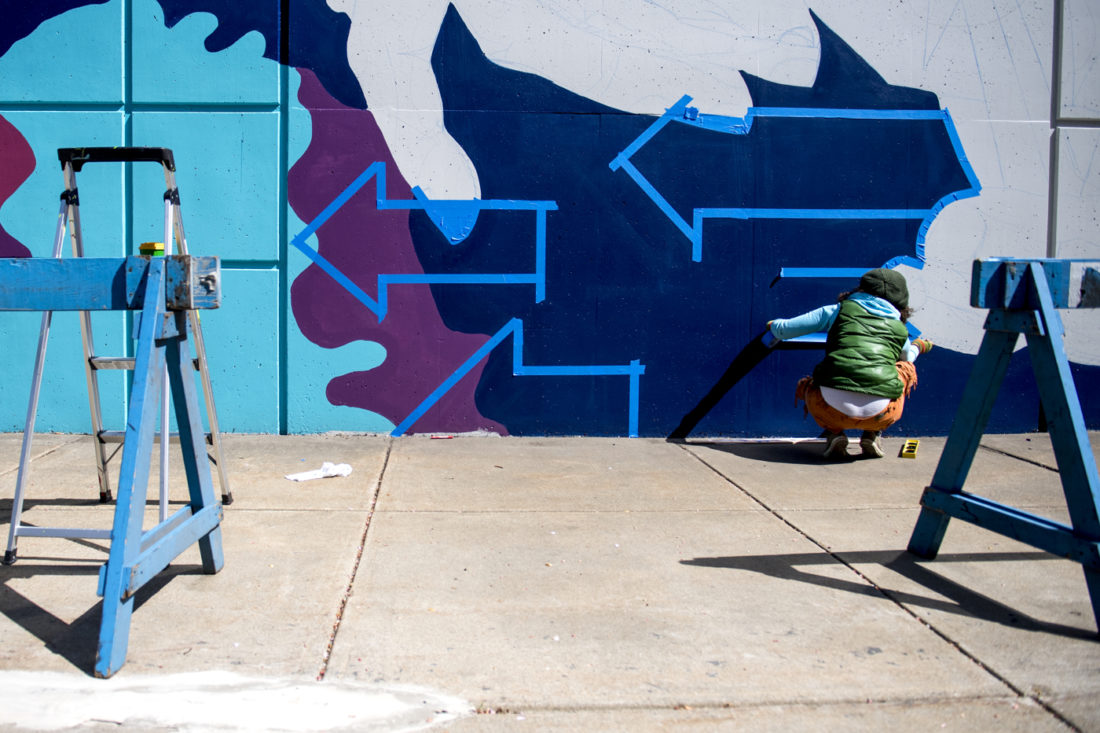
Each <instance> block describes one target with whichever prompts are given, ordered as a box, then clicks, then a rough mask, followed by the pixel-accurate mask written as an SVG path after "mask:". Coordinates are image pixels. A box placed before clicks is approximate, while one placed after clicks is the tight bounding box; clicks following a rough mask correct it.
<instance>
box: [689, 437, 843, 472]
mask: <svg viewBox="0 0 1100 733" xmlns="http://www.w3.org/2000/svg"><path fill="white" fill-rule="evenodd" d="M857 438H858V435H857ZM854 442H855V443H857V444H858V443H859V441H858V440H856V441H854ZM683 445H685V446H688V447H697V448H708V449H710V450H714V451H718V452H720V453H729V454H731V455H735V456H737V457H738V458H747V459H749V460H751V461H763V462H765V463H789V464H798V465H813V466H823V465H830V462H829V461H825V460H824V459H823V458H822V457H821V453H822V451H823V450H824V449H825V441H823V440H817V439H815V438H806V439H805V440H800V441H799V442H797V443H795V442H790V441H786V440H774V441H768V440H762V441H761V442H743V443H742V442H733V441H730V442H726V441H720V440H687V441H684V442H683ZM851 458H852V459H853V460H855V459H858V456H854V455H853V456H851ZM831 463H832V464H833V465H835V464H836V463H838V462H837V461H833V462H831Z"/></svg>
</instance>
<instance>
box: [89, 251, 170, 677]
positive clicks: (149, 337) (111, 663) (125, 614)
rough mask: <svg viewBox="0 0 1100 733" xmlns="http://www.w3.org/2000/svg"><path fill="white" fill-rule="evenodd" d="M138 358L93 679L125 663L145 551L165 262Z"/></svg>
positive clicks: (149, 289) (152, 267)
mask: <svg viewBox="0 0 1100 733" xmlns="http://www.w3.org/2000/svg"><path fill="white" fill-rule="evenodd" d="M145 290H146V293H147V294H148V295H149V296H151V297H147V298H145V306H144V308H143V309H142V312H141V315H142V318H141V325H140V331H139V333H138V343H137V349H136V351H135V359H134V385H133V388H132V391H131V393H130V410H129V414H128V415H127V418H126V438H125V442H124V443H123V448H122V464H121V466H120V468H119V480H118V497H117V499H116V504H115V518H114V524H113V526H112V529H111V549H110V553H109V554H108V556H107V570H106V571H105V573H104V578H103V617H102V620H101V621H100V627H99V645H98V647H97V651H96V662H95V674H96V676H97V677H110V676H111V675H113V674H114V673H115V672H117V671H118V670H119V668H120V667H121V666H122V664H123V663H124V662H125V661H126V649H127V645H128V643H129V637H130V618H131V616H132V614H133V610H134V599H133V597H132V596H127V595H126V587H127V586H128V584H129V577H128V575H129V572H128V568H129V567H131V566H132V565H133V563H134V561H135V560H136V559H137V557H138V554H139V553H140V551H141V539H142V518H143V512H144V509H145V492H146V487H147V486H148V482H149V460H150V456H151V454H152V450H153V428H154V426H155V425H156V420H157V415H158V413H159V408H160V405H159V403H160V399H159V396H160V385H161V378H162V374H163V372H164V367H163V364H164V360H163V359H164V347H163V346H157V343H156V336H157V329H158V325H159V323H160V322H161V321H163V320H164V319H163V317H162V316H163V314H164V297H163V293H164V262H163V260H154V261H152V262H150V263H149V274H148V279H147V282H146V286H145Z"/></svg>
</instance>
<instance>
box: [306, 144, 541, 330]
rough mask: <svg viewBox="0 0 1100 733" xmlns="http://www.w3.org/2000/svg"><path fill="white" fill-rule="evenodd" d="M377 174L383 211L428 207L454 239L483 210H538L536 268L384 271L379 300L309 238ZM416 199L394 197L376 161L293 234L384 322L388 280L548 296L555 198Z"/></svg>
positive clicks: (378, 202) (377, 196)
mask: <svg viewBox="0 0 1100 733" xmlns="http://www.w3.org/2000/svg"><path fill="white" fill-rule="evenodd" d="M372 178H373V179H374V182H375V188H374V194H375V206H376V207H377V208H378V209H379V210H380V211H395V210H397V211H401V210H406V211H407V210H414V209H417V210H423V211H425V212H426V213H427V214H428V216H429V217H431V218H432V221H433V222H435V224H436V226H437V227H439V228H440V231H441V232H443V234H444V235H445V236H447V237H448V240H449V241H450V242H451V243H452V244H457V243H458V242H460V241H461V240H462V239H464V238H465V237H466V236H467V235H468V234H469V233H470V230H472V228H473V226H474V223H476V220H477V216H478V212H480V211H484V210H493V211H533V212H535V272H534V274H527V273H514V274H493V273H482V274H471V275H450V274H442V273H441V274H424V275H405V274H382V275H379V276H378V300H377V301H375V300H374V299H373V298H371V297H370V296H369V295H367V294H366V293H365V292H364V291H363V289H362V288H360V287H359V286H358V285H356V284H355V283H354V282H352V281H351V279H350V278H348V277H347V276H346V275H344V273H342V272H341V271H340V270H339V268H337V267H336V266H335V265H333V264H332V263H331V262H329V261H328V260H327V259H325V257H324V256H322V255H321V254H320V252H318V251H317V250H316V249H314V248H313V247H311V246H310V245H309V244H307V240H308V239H309V238H310V237H311V236H313V235H314V234H315V233H316V232H317V230H318V229H319V228H320V227H321V226H322V225H324V223H325V222H327V221H328V220H329V219H330V218H332V216H333V215H334V214H335V213H336V212H337V211H339V210H340V208H341V207H342V206H343V205H344V204H346V203H347V202H348V201H349V200H350V199H351V197H352V196H354V195H355V194H356V193H357V192H358V191H359V190H360V189H361V188H363V187H364V186H366V185H367V183H368V182H369V181H370V180H371V179H372ZM413 192H414V194H415V195H416V196H417V198H416V199H389V198H387V196H386V164H385V163H384V162H382V161H376V162H374V163H372V164H371V165H370V166H368V167H367V169H366V170H364V171H363V172H362V173H360V174H359V176H358V177H357V178H356V179H355V180H354V181H352V183H351V184H350V185H349V186H348V187H347V188H345V189H344V190H343V191H342V192H341V193H340V195H339V196H337V197H336V198H335V199H333V201H332V203H330V204H329V205H328V206H326V207H325V209H324V210H323V211H322V212H321V213H320V214H319V215H318V216H317V217H316V218H315V219H314V220H313V221H311V222H310V223H309V224H308V225H306V228H305V229H303V230H302V231H301V232H299V233H298V235H297V236H295V237H294V238H293V239H292V240H291V244H293V245H294V246H295V247H296V248H297V249H298V250H299V251H301V252H302V253H303V254H304V255H306V256H307V257H309V258H310V260H312V261H313V262H314V263H315V264H316V265H317V266H318V267H320V268H321V269H322V270H324V271H325V272H326V273H327V274H328V275H329V276H330V277H332V279H333V280H335V281H336V282H337V283H338V284H339V285H340V286H341V287H343V288H344V289H345V290H347V291H348V292H349V293H351V295H352V296H354V297H355V298H356V299H357V300H358V301H359V302H360V303H362V304H363V305H365V306H366V307H367V308H368V309H369V310H370V311H371V312H372V313H374V314H375V316H377V317H378V320H379V321H380V322H381V321H382V320H383V319H384V318H385V317H386V314H387V313H388V312H389V289H388V288H389V285H390V284H394V285H409V284H428V285H450V284H463V285H534V286H535V302H536V303H541V302H542V301H543V300H544V299H545V298H546V212H548V211H556V210H557V208H558V204H557V202H555V201H538V200H506V199H488V200H482V199H470V200H454V201H450V200H448V201H432V200H430V199H428V198H427V197H426V196H425V195H424V193H423V191H421V190H420V189H419V188H415V189H413Z"/></svg>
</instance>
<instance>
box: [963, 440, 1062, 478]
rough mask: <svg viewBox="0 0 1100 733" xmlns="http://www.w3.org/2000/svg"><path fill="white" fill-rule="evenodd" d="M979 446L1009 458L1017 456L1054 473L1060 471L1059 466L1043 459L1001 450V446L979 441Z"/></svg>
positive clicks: (1018, 458)
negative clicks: (1049, 463) (1044, 461)
mask: <svg viewBox="0 0 1100 733" xmlns="http://www.w3.org/2000/svg"><path fill="white" fill-rule="evenodd" d="M978 447H979V448H981V449H982V450H987V451H989V452H990V453H996V454H998V455H1002V456H1005V457H1007V458H1015V459H1016V460H1017V461H1023V462H1024V463H1030V464H1031V465H1033V466H1038V467H1039V468H1045V469H1046V470H1048V471H1053V472H1054V473H1059V471H1058V468H1057V467H1055V466H1049V465H1047V464H1045V463H1043V462H1042V461H1036V460H1035V459H1034V458H1024V457H1023V456H1018V455H1016V454H1015V453H1009V452H1008V451H1006V450H1001V449H1000V448H994V447H992V446H989V445H985V444H982V443H979V444H978Z"/></svg>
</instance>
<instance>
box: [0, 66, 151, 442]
mask: <svg viewBox="0 0 1100 733" xmlns="http://www.w3.org/2000/svg"><path fill="white" fill-rule="evenodd" d="M55 71H57V70H55ZM3 114H4V117H5V118H6V119H7V120H8V121H9V122H11V124H12V125H14V126H15V127H16V128H17V129H18V130H19V132H20V133H21V134H22V135H23V137H24V138H25V139H26V140H27V143H28V144H29V145H30V147H31V150H32V151H33V152H34V157H35V161H36V165H35V169H34V172H33V173H31V175H30V177H29V178H27V180H26V181H24V182H23V184H22V185H21V186H20V187H19V188H18V189H16V190H15V192H14V193H12V195H11V197H10V198H9V199H8V200H7V201H6V202H4V205H3V207H2V208H0V222H2V223H3V226H4V228H5V229H6V230H7V232H8V233H9V234H11V235H12V236H13V237H15V238H16V239H18V240H19V241H20V242H21V243H22V244H23V245H24V246H26V247H27V248H28V249H30V251H31V254H32V255H33V256H35V257H48V256H50V255H51V254H52V248H53V239H54V234H55V230H56V228H57V223H58V204H59V196H60V194H61V192H62V190H64V188H65V181H64V178H63V177H62V175H61V164H60V163H59V162H58V160H57V149H58V148H63V147H73V146H81V145H84V146H91V145H102V146H112V145H121V144H122V142H123V115H122V113H120V112H102V111H54V110H34V111H22V112H4V113H3ZM162 180H163V176H162ZM79 184H80V204H81V205H80V215H81V223H82V227H81V228H82V230H83V233H84V250H85V255H86V256H88V257H121V256H123V255H125V254H126V247H125V238H124V236H125V235H124V227H123V222H124V216H123V211H124V208H123V192H124V190H125V188H124V187H125V178H124V176H123V165H122V164H121V163H103V164H99V165H94V166H88V167H87V168H86V169H85V170H84V171H82V172H81V173H80V176H79ZM163 188H164V185H163V183H162V184H161V186H160V189H161V191H162V192H163ZM162 208H163V204H162ZM157 239H160V237H159V236H158V237H157ZM71 255H72V250H71V247H70V244H69V242H68V241H67V240H66V241H65V243H64V248H63V254H62V256H64V257H70V256H71ZM128 318H129V316H127V315H126V314H124V313H116V312H107V313H97V314H94V315H93V316H92V323H93V328H92V330H93V336H94V338H95V351H96V353H98V354H110V355H124V354H126V353H127V349H128V346H129V339H128V337H127V327H126V321H127V319H128ZM40 320H41V319H40V317H39V316H38V315H37V314H32V313H4V314H2V315H0V334H2V339H0V372H2V373H3V374H6V375H8V378H6V379H3V380H0V430H6V431H13V430H14V431H17V430H22V427H21V426H22V424H23V420H24V418H25V417H26V415H25V407H26V405H27V400H28V397H29V394H30V381H31V372H32V367H33V364H34V354H35V349H36V346H37V343H38V332H39V326H40V325H41V323H40ZM44 378H45V380H46V384H48V385H49V388H48V389H45V390H43V393H42V397H41V399H40V400H39V404H38V422H37V424H38V426H39V429H40V430H43V431H58V432H68V433H86V432H88V431H89V430H90V428H91V417H90V415H89V412H88V386H87V383H86V380H85V377H84V365H83V356H82V350H81V348H80V327H79V323H78V318H77V316H75V315H73V314H67V313H66V314H58V315H57V316H55V317H54V319H53V327H52V328H51V331H50V345H49V347H48V351H47V355H46V364H45V377H44ZM99 382H100V391H101V393H102V395H103V419H104V421H105V423H106V424H108V425H112V426H114V425H122V424H124V420H125V417H126V401H127V398H128V397H127V395H128V393H129V390H128V385H127V382H126V375H125V373H123V372H121V371H119V372H114V371H113V370H109V371H107V372H103V373H101V375H100V378H99Z"/></svg>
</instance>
